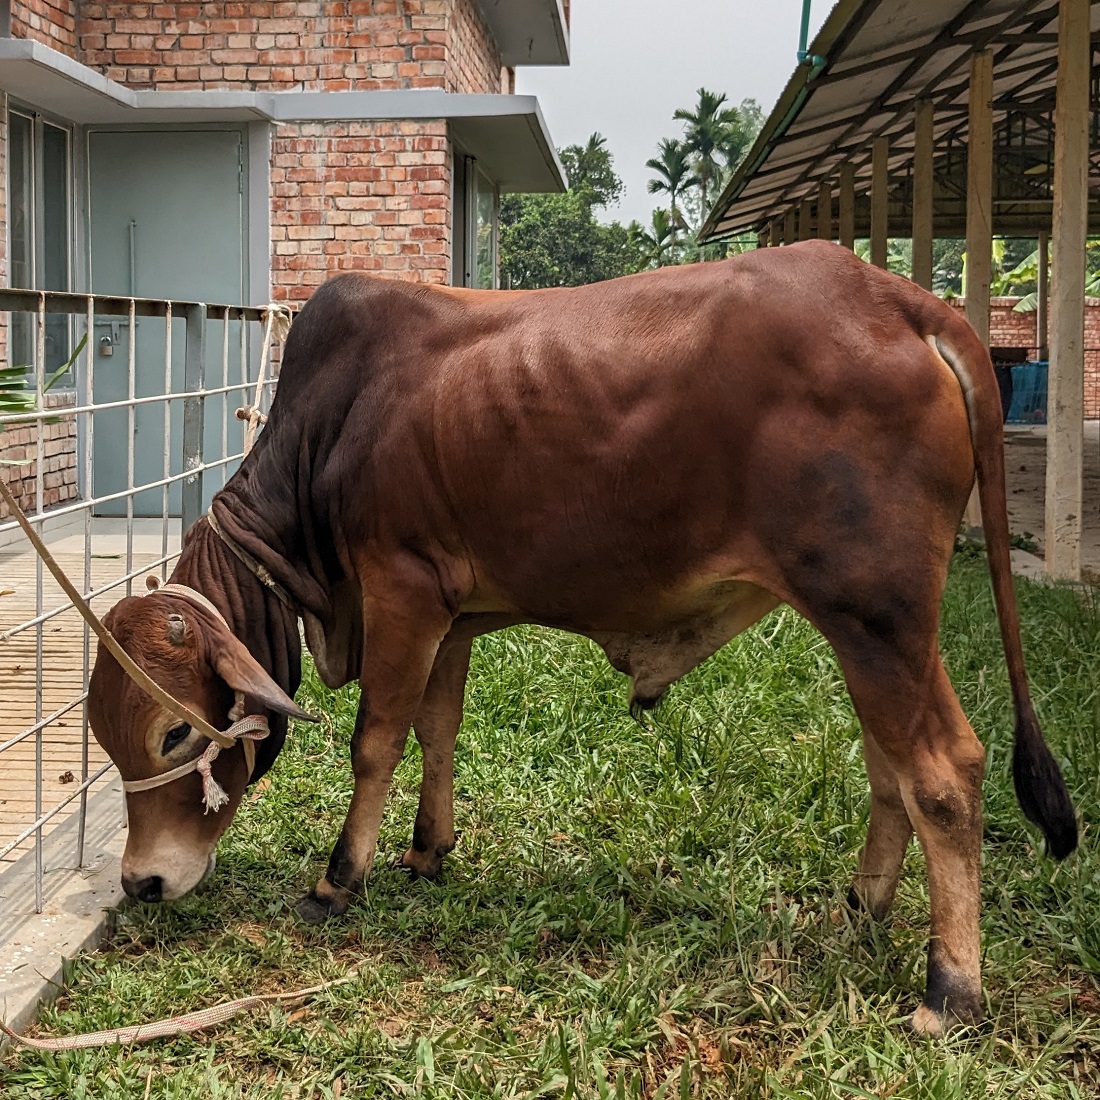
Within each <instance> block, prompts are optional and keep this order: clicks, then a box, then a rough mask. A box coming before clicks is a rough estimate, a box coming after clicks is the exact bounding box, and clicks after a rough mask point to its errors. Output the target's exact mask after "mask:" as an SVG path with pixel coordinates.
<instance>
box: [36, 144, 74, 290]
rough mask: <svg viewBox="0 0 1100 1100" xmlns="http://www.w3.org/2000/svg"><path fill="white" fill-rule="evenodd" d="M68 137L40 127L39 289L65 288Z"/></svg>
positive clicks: (67, 274)
mask: <svg viewBox="0 0 1100 1100" xmlns="http://www.w3.org/2000/svg"><path fill="white" fill-rule="evenodd" d="M70 175H71V173H70V171H69V135H68V133H67V132H66V131H65V130H62V129H60V128H59V127H57V126H51V125H49V123H47V124H46V125H45V126H44V127H43V128H42V198H43V203H42V209H43V216H44V219H45V224H44V225H43V227H42V242H43V246H44V247H43V254H42V280H41V284H42V285H41V289H42V290H68V289H69V177H70Z"/></svg>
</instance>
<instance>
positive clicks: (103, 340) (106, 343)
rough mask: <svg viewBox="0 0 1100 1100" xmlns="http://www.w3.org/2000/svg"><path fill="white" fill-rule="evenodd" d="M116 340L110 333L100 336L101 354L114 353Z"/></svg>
mask: <svg viewBox="0 0 1100 1100" xmlns="http://www.w3.org/2000/svg"><path fill="white" fill-rule="evenodd" d="M114 353H115V342H114V340H112V339H111V337H110V334H108V333H104V334H103V335H102V336H101V337H100V338H99V354H100V355H103V356H108V355H114Z"/></svg>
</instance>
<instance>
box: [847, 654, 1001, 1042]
mask: <svg viewBox="0 0 1100 1100" xmlns="http://www.w3.org/2000/svg"><path fill="white" fill-rule="evenodd" d="M845 649H846V647H843V646H838V652H839V653H840V657H841V661H842V663H843V664H844V668H845V672H846V674H847V677H848V685H849V689H850V691H851V693H852V699H853V701H854V703H855V707H856V711H857V713H858V714H859V717H860V720H861V722H862V723H863V725H864V728H865V729H866V730H867V731H868V733H869V734H870V737H871V738H873V739H874V742H875V743H876V745H877V746H878V747H879V748H880V749H881V753H882V758H883V762H884V763H886V764H887V765H889V767H890V768H891V769H892V770H893V772H894V774H895V775H896V777H897V782H898V791H899V792H900V795H901V799H902V803H903V806H904V809H905V811H906V815H907V817H908V818H909V820H910V821H911V822H912V824H913V827H914V829H915V830H916V833H917V838H918V839H919V841H920V844H921V847H922V848H923V850H924V855H925V862H926V864H927V869H928V886H929V894H930V898H931V909H932V914H931V938H930V941H929V947H928V985H927V988H926V990H925V994H924V1003H923V1004H922V1005H921V1007H920V1008H919V1009H918V1010H917V1012H916V1013H915V1014H914V1016H913V1020H912V1023H913V1027H914V1028H915V1029H916V1030H918V1031H921V1032H925V1033H928V1034H939V1033H940V1032H941V1031H943V1030H944V1028H945V1027H948V1026H950V1025H951V1024H953V1023H958V1022H961V1023H972V1022H975V1021H977V1020H978V1019H979V1018H980V1016H981V1011H982V993H981V973H980V950H979V931H978V918H979V908H980V868H979V860H980V852H981V839H982V810H981V783H982V775H983V771H984V767H985V750H984V749H983V748H982V745H981V743H980V742H979V741H978V739H977V737H975V735H974V731H973V730H972V729H971V728H970V723H969V722H968V721H967V719H966V716H965V715H964V714H963V712H962V708H961V707H960V706H959V702H958V699H957V698H956V697H955V692H954V690H953V688H952V686H951V683H950V681H949V680H948V678H947V673H946V672H945V671H944V668H943V664H942V662H941V661H940V658H939V654H938V653H937V652H936V650H935V648H934V646H933V644H932V643H931V641H930V643H929V647H928V650H927V656H926V658H925V659H924V660H923V661H915V662H914V661H905V660H903V659H902V658H901V656H900V655H899V654H898V653H897V652H896V651H890V650H881V649H880V650H879V651H878V652H877V653H876V652H875V650H874V648H870V649H869V648H867V647H865V646H861V647H859V650H855V651H853V650H852V649H847V651H845ZM880 804H881V805H885V806H886V808H887V819H886V820H887V821H890V822H892V826H891V827H892V835H889V836H887V834H886V832H885V831H883V833H882V834H881V835H876V826H875V825H874V824H873V825H872V831H871V835H870V836H869V838H868V847H869V849H870V852H871V856H872V867H873V869H874V870H875V871H877V872H879V873H880V875H881V877H880V878H878V879H877V883H878V889H879V890H880V893H879V895H878V901H879V902H880V903H881V902H882V901H883V900H884V898H885V896H886V892H887V890H888V891H889V893H892V891H893V882H892V880H894V879H896V870H895V868H896V865H897V864H898V863H899V862H900V856H901V855H902V854H903V852H904V848H903V847H902V846H901V845H900V836H901V830H900V829H899V828H898V823H899V815H898V812H897V809H896V806H894V807H890V805H889V803H888V802H885V803H883V802H881V801H880ZM864 858H865V861H866V860H867V853H865V857H864ZM857 892H858V888H857ZM872 908H873V904H872Z"/></svg>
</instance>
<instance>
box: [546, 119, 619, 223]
mask: <svg viewBox="0 0 1100 1100" xmlns="http://www.w3.org/2000/svg"><path fill="white" fill-rule="evenodd" d="M561 162H562V166H563V167H564V168H565V174H566V175H567V176H568V177H569V189H570V190H571V191H573V192H575V193H576V194H578V195H581V196H582V197H583V198H584V199H585V200H586V201H587V202H588V204H589V206H593V207H607V206H610V205H611V204H612V203H615V202H618V201H619V199H620V198H621V197H622V193H623V181H622V180H621V179H619V177H618V176H617V175H616V173H615V165H614V161H613V158H612V156H611V151H610V150H609V149H608V148H607V138H605V137H604V136H603V135H602V134H593V135H592V136H591V137H590V138H589V139H588V141H587V143H586V144H584V145H567V146H566V147H565V148H564V149H562V150H561Z"/></svg>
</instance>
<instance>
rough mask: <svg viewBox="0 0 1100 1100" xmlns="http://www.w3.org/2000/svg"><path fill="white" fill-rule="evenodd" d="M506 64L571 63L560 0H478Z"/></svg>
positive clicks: (501, 57)
mask: <svg viewBox="0 0 1100 1100" xmlns="http://www.w3.org/2000/svg"><path fill="white" fill-rule="evenodd" d="M479 3H480V4H481V10H482V11H483V12H484V13H485V19H486V21H487V22H488V24H489V29H490V30H491V31H492V32H493V38H495V39H496V43H497V46H498V47H499V49H500V59H501V61H502V62H503V63H504V64H505V65H568V64H569V24H568V23H567V22H566V19H565V12H564V11H563V10H562V4H561V0H479Z"/></svg>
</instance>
